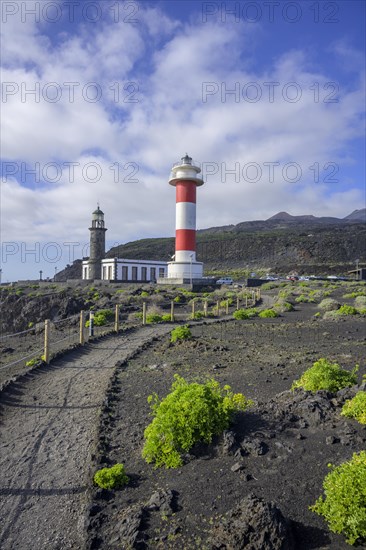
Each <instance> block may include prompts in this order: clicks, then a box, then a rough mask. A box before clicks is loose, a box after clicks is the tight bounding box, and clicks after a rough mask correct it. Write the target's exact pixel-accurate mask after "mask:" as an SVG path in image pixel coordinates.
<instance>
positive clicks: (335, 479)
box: [310, 451, 366, 544]
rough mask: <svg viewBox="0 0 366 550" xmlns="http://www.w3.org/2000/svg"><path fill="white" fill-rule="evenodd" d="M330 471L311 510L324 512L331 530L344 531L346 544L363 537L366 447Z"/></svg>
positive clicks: (364, 525)
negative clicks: (322, 494) (321, 493)
mask: <svg viewBox="0 0 366 550" xmlns="http://www.w3.org/2000/svg"><path fill="white" fill-rule="evenodd" d="M329 467H330V468H332V471H331V472H330V473H329V474H328V475H327V476H326V477H325V479H324V481H323V489H324V493H325V499H324V498H323V496H320V497H319V498H318V500H317V501H316V503H315V504H314V505H313V506H310V510H312V511H313V512H315V513H317V514H319V515H321V516H323V517H324V518H325V520H326V521H327V523H328V525H329V529H330V530H331V531H333V533H343V534H344V535H345V536H346V540H347V542H348V543H349V544H355V543H356V542H362V541H364V540H365V539H366V482H365V480H366V451H361V452H360V453H354V454H353V457H352V459H351V460H349V461H348V462H344V463H343V464H341V465H339V466H334V465H332V464H330V465H329Z"/></svg>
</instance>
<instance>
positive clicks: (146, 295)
mask: <svg viewBox="0 0 366 550" xmlns="http://www.w3.org/2000/svg"><path fill="white" fill-rule="evenodd" d="M140 296H141V297H142V298H148V297H149V296H150V294H149V293H148V292H146V290H143V291H142V292H141V294H140Z"/></svg>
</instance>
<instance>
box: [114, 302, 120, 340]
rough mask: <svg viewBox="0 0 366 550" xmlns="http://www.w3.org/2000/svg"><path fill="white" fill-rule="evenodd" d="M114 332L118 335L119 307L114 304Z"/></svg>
mask: <svg viewBox="0 0 366 550" xmlns="http://www.w3.org/2000/svg"><path fill="white" fill-rule="evenodd" d="M114 331H115V332H117V334H118V331H119V305H118V304H116V307H115V313H114Z"/></svg>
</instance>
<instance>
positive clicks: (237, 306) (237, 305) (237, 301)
mask: <svg viewBox="0 0 366 550" xmlns="http://www.w3.org/2000/svg"><path fill="white" fill-rule="evenodd" d="M238 309H239V296H237V297H236V310H238Z"/></svg>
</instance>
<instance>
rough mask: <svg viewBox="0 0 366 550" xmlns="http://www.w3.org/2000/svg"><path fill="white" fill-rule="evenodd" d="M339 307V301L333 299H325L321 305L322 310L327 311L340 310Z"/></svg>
mask: <svg viewBox="0 0 366 550" xmlns="http://www.w3.org/2000/svg"><path fill="white" fill-rule="evenodd" d="M339 306H340V304H339V302H337V300H334V299H333V298H325V299H324V300H322V301H321V302H320V304H319V307H320V309H324V310H325V311H334V310H336V309H338V308H339Z"/></svg>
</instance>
